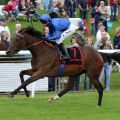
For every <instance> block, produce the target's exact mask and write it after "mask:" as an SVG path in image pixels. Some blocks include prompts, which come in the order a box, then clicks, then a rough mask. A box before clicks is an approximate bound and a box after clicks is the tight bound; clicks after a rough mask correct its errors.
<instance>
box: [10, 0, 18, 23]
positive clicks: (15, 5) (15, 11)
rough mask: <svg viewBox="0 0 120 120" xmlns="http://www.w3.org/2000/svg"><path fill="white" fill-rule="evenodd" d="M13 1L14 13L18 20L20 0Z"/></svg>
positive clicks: (15, 18)
mask: <svg viewBox="0 0 120 120" xmlns="http://www.w3.org/2000/svg"><path fill="white" fill-rule="evenodd" d="M11 1H12V3H13V6H12V15H13V16H14V20H15V21H17V20H18V14H19V11H18V8H17V6H18V0H11Z"/></svg>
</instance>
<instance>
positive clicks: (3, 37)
mask: <svg viewBox="0 0 120 120" xmlns="http://www.w3.org/2000/svg"><path fill="white" fill-rule="evenodd" d="M8 37H9V35H8V32H7V31H2V32H1V41H2V42H3V43H4V45H5V47H6V49H8V48H9V47H10V44H9V42H8Z"/></svg>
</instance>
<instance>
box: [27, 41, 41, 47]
mask: <svg viewBox="0 0 120 120" xmlns="http://www.w3.org/2000/svg"><path fill="white" fill-rule="evenodd" d="M42 42H43V40H42V41H39V42H36V43H34V44H32V45H29V46H27V47H25V48H30V47H32V46H35V45H38V44H40V43H42Z"/></svg>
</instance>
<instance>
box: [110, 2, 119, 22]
mask: <svg viewBox="0 0 120 120" xmlns="http://www.w3.org/2000/svg"><path fill="white" fill-rule="evenodd" d="M109 3H110V7H111V16H110V17H111V21H114V20H116V14H117V5H118V0H109Z"/></svg>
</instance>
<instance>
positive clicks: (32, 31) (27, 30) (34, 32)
mask: <svg viewBox="0 0 120 120" xmlns="http://www.w3.org/2000/svg"><path fill="white" fill-rule="evenodd" d="M24 30H25V33H27V34H30V35H32V36H34V37H35V38H37V39H40V38H41V36H42V35H43V34H42V32H40V31H38V30H35V29H34V28H32V27H27V28H24Z"/></svg>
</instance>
